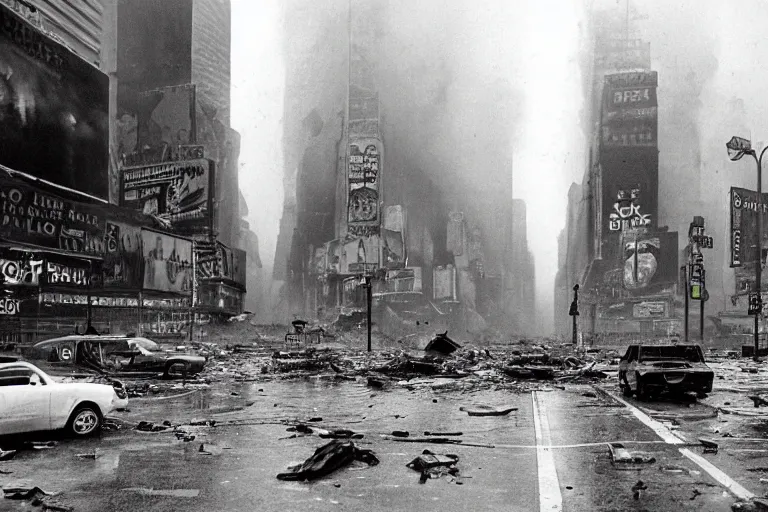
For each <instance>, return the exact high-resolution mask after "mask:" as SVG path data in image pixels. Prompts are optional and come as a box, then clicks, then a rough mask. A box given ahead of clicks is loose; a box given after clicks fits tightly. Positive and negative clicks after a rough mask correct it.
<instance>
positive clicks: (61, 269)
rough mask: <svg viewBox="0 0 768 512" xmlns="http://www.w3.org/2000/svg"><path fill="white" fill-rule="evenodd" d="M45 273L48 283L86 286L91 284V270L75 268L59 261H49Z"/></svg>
mask: <svg viewBox="0 0 768 512" xmlns="http://www.w3.org/2000/svg"><path fill="white" fill-rule="evenodd" d="M45 275H46V279H47V282H48V284H53V285H64V286H76V287H86V286H88V285H89V284H90V282H91V278H90V275H89V271H88V270H87V269H84V268H74V267H69V266H67V265H61V264H59V263H53V262H50V261H49V262H47V265H46V269H45Z"/></svg>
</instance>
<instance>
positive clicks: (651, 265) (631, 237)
mask: <svg viewBox="0 0 768 512" xmlns="http://www.w3.org/2000/svg"><path fill="white" fill-rule="evenodd" d="M621 249H622V251H621V269H622V283H623V287H624V289H625V290H628V291H630V292H632V293H633V294H634V295H651V294H654V293H659V292H662V291H663V290H665V289H669V288H671V287H672V286H674V285H675V283H676V282H677V277H678V268H679V267H678V264H677V263H678V251H677V232H676V231H674V232H670V231H665V232H652V231H644V230H635V232H631V231H628V232H625V233H624V234H623V236H622V238H621Z"/></svg>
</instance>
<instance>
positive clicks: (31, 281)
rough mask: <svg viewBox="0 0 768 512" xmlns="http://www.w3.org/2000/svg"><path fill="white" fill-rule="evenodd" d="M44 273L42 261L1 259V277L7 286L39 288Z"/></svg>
mask: <svg viewBox="0 0 768 512" xmlns="http://www.w3.org/2000/svg"><path fill="white" fill-rule="evenodd" d="M42 272H43V261H42V260H28V261H17V260H6V259H2V258H0V277H2V281H3V283H4V284H7V285H30V286H37V285H38V284H39V283H40V275H41V274H42Z"/></svg>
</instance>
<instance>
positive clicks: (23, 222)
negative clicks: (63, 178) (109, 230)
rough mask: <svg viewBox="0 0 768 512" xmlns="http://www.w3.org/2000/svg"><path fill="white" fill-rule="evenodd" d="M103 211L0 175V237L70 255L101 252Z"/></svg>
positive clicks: (104, 209)
mask: <svg viewBox="0 0 768 512" xmlns="http://www.w3.org/2000/svg"><path fill="white" fill-rule="evenodd" d="M106 211H107V210H106V208H105V207H101V206H98V205H90V204H83V203H77V202H75V201H69V200H65V199H62V198H61V197H59V196H57V195H54V194H49V193H47V192H43V191H41V190H39V189H37V188H35V187H31V186H29V185H26V184H24V183H22V182H21V181H20V180H13V179H11V178H10V177H9V176H7V175H4V174H3V173H0V237H3V238H7V239H9V240H14V241H16V242H20V243H29V244H33V245H38V246H42V247H46V248H50V249H59V250H62V251H68V252H73V253H82V254H99V255H100V254H102V253H103V252H104V223H105V220H104V217H105V213H106Z"/></svg>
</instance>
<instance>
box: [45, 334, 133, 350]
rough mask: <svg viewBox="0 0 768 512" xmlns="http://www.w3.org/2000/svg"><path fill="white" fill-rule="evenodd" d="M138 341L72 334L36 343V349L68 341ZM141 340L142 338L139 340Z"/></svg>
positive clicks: (119, 337)
mask: <svg viewBox="0 0 768 512" xmlns="http://www.w3.org/2000/svg"><path fill="white" fill-rule="evenodd" d="M133 339H137V338H135V337H131V338H128V337H126V336H110V335H107V336H99V335H96V334H70V335H69V336H61V337H59V338H51V339H50V340H45V341H40V342H37V343H35V345H34V347H47V346H49V345H55V344H57V343H65V342H68V341H71V342H76V341H103V342H107V343H109V342H118V341H128V340H133ZM139 339H140V338H139Z"/></svg>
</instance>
